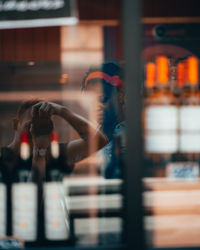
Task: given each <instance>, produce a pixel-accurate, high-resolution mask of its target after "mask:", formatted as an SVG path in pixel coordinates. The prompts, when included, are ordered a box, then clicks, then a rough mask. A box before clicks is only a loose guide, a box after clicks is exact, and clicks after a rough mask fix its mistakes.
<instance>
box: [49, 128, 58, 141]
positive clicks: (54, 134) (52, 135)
mask: <svg viewBox="0 0 200 250" xmlns="http://www.w3.org/2000/svg"><path fill="white" fill-rule="evenodd" d="M51 141H56V142H58V133H57V132H56V131H52V133H51Z"/></svg>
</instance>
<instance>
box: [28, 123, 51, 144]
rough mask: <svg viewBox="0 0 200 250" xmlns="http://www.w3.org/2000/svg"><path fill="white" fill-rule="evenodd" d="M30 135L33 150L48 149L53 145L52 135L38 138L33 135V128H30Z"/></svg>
mask: <svg viewBox="0 0 200 250" xmlns="http://www.w3.org/2000/svg"><path fill="white" fill-rule="evenodd" d="M30 133H31V137H32V143H33V148H37V149H41V148H42V149H47V148H48V147H49V145H50V143H51V134H48V135H40V136H36V135H35V134H34V133H33V127H32V125H31V127H30Z"/></svg>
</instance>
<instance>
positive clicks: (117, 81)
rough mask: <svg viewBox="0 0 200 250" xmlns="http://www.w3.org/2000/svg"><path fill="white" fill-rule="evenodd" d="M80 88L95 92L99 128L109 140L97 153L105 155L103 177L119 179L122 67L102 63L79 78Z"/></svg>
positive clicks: (122, 93) (115, 64) (122, 105)
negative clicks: (117, 152) (82, 77)
mask: <svg viewBox="0 0 200 250" xmlns="http://www.w3.org/2000/svg"><path fill="white" fill-rule="evenodd" d="M82 89H83V90H87V91H93V92H96V94H97V96H98V108H97V117H98V122H99V125H100V127H101V131H102V132H103V134H104V135H105V136H106V137H107V139H108V144H107V145H106V146H105V147H104V148H103V149H102V150H101V151H100V152H99V154H100V155H103V158H104V167H103V172H104V176H105V177H106V178H119V177H120V176H121V171H120V163H119V159H118V158H119V157H118V155H117V154H116V147H118V146H119V145H118V141H119V140H118V139H117V140H116V138H118V135H119V134H120V133H119V130H121V129H119V127H121V125H119V124H122V121H123V120H124V112H123V107H124V98H123V96H124V92H123V81H122V70H121V68H120V67H119V65H118V64H117V63H115V62H105V63H103V64H102V66H101V67H100V68H91V69H90V70H89V71H88V72H87V74H86V76H85V77H84V79H83V81H82ZM116 128H117V129H116ZM115 130H117V133H115ZM116 135H117V136H116ZM116 142H117V143H116ZM116 144H117V145H116Z"/></svg>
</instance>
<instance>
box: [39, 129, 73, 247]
mask: <svg viewBox="0 0 200 250" xmlns="http://www.w3.org/2000/svg"><path fill="white" fill-rule="evenodd" d="M50 152H51V157H50V159H49V161H48V163H47V166H46V178H45V183H44V235H45V240H46V245H56V246H58V245H64V244H66V241H67V240H68V238H69V220H68V214H67V209H66V205H65V199H64V190H63V184H62V177H63V176H62V171H61V169H62V166H61V165H62V162H61V160H62V158H61V157H60V150H59V144H58V135H57V133H56V132H55V131H53V132H52V135H51V145H50Z"/></svg>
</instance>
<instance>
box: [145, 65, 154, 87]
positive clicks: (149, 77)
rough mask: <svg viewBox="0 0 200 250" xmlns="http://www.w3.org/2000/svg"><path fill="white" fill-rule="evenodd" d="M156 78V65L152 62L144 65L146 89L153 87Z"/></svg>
mask: <svg viewBox="0 0 200 250" xmlns="http://www.w3.org/2000/svg"><path fill="white" fill-rule="evenodd" d="M155 76H156V65H155V63H153V62H149V63H147V65H146V86H147V87H148V88H153V87H154V85H155Z"/></svg>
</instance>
